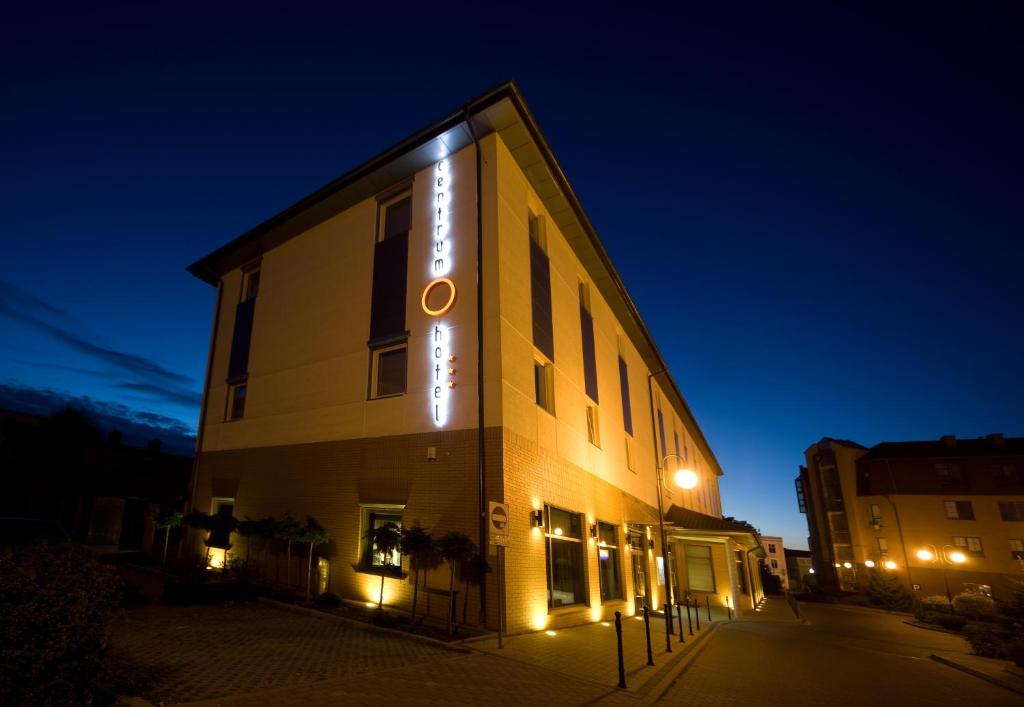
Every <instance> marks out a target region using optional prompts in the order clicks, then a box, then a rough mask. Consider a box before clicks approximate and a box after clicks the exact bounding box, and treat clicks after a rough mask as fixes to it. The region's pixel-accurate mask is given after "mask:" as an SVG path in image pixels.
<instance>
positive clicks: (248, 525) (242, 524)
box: [238, 517, 259, 568]
mask: <svg viewBox="0 0 1024 707" xmlns="http://www.w3.org/2000/svg"><path fill="white" fill-rule="evenodd" d="M258 532H259V521H256V520H250V519H249V518H248V517H245V518H243V519H242V520H240V521H238V534H239V535H241V536H242V537H243V538H245V566H246V568H248V567H249V556H250V550H251V549H252V539H253V537H254V536H255V535H256V534H257V533H258Z"/></svg>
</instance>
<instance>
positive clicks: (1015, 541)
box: [1010, 538, 1024, 560]
mask: <svg viewBox="0 0 1024 707" xmlns="http://www.w3.org/2000/svg"><path fill="white" fill-rule="evenodd" d="M1010 557H1012V558H1013V559H1015V560H1024V539H1021V538H1010Z"/></svg>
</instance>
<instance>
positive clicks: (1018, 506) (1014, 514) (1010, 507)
mask: <svg viewBox="0 0 1024 707" xmlns="http://www.w3.org/2000/svg"><path fill="white" fill-rule="evenodd" d="M999 516H1000V517H1001V518H1002V519H1003V520H1011V521H1012V520H1024V502H1021V501H1000V502H999Z"/></svg>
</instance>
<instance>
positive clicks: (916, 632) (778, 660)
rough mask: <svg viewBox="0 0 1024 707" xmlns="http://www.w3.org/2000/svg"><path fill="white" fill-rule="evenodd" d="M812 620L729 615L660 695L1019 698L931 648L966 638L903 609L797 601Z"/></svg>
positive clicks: (705, 702) (721, 700)
mask: <svg viewBox="0 0 1024 707" xmlns="http://www.w3.org/2000/svg"><path fill="white" fill-rule="evenodd" d="M800 609H801V612H802V613H803V615H804V617H805V618H806V619H807V621H808V623H807V624H800V623H780V622H767V621H765V622H757V621H750V622H746V621H745V622H733V623H729V624H724V625H722V626H720V627H719V629H718V633H717V635H716V636H714V638H713V640H712V641H711V642H710V643H709V644H708V645H707V646H706V647H705V649H704V650H703V651H702V652H701V653H700V654H699V655H698V656H697V657H696V659H695V660H694V662H693V663H692V664H691V665H690V666H689V667H688V668H687V669H686V670H685V671H684V672H683V673H682V674H681V675H680V677H679V679H678V680H677V681H676V682H675V683H674V684H673V685H672V687H671V688H670V689H669V690H668V692H667V693H666V694H665V695H664V697H663V698H662V700H661V703H660V704H664V705H701V706H702V707H719V706H723V707H724V706H726V705H744V706H748V705H787V706H788V705H829V707H839V706H842V705H857V706H858V707H862V706H863V705H872V706H873V707H877V706H878V705H901V706H903V707H910V706H912V705H913V706H915V707H916V706H917V705H965V706H966V705H986V706H989V705H991V706H996V705H1015V706H1016V707H1020V705H1021V704H1022V702H1024V699H1022V698H1021V696H1020V695H1017V694H1014V693H1012V692H1009V691H1007V690H1004V689H1003V688H1000V687H997V686H995V685H991V684H989V683H987V682H984V681H982V680H980V679H978V678H975V677H972V676H970V675H967V674H965V673H962V672H960V671H958V670H955V669H953V668H950V667H948V666H945V665H941V664H939V663H936V662H935V661H933V660H930V659H929V658H928V656H929V654H931V653H932V652H933V651H937V650H953V651H966V650H967V648H966V644H965V643H964V642H963V641H962V639H960V638H958V637H956V636H952V635H950V634H946V633H939V632H936V631H926V630H924V629H919V628H914V627H912V626H907V625H906V624H904V623H903V621H904V619H905V618H906V617H905V616H903V615H890V614H886V613H884V612H876V611H871V610H865V609H859V608H854V607H837V606H827V605H816V604H814V605H808V604H801V605H800Z"/></svg>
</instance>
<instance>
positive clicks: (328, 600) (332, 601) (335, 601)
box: [316, 592, 341, 606]
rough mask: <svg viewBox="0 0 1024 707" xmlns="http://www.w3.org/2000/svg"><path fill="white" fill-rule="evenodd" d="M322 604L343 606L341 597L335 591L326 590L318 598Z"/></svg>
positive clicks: (318, 601)
mask: <svg viewBox="0 0 1024 707" xmlns="http://www.w3.org/2000/svg"><path fill="white" fill-rule="evenodd" d="M316 603H317V604H319V605H320V606H341V597H340V596H338V595H337V594H335V593H334V592H324V593H323V594H321V595H320V596H318V597H317V598H316Z"/></svg>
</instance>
